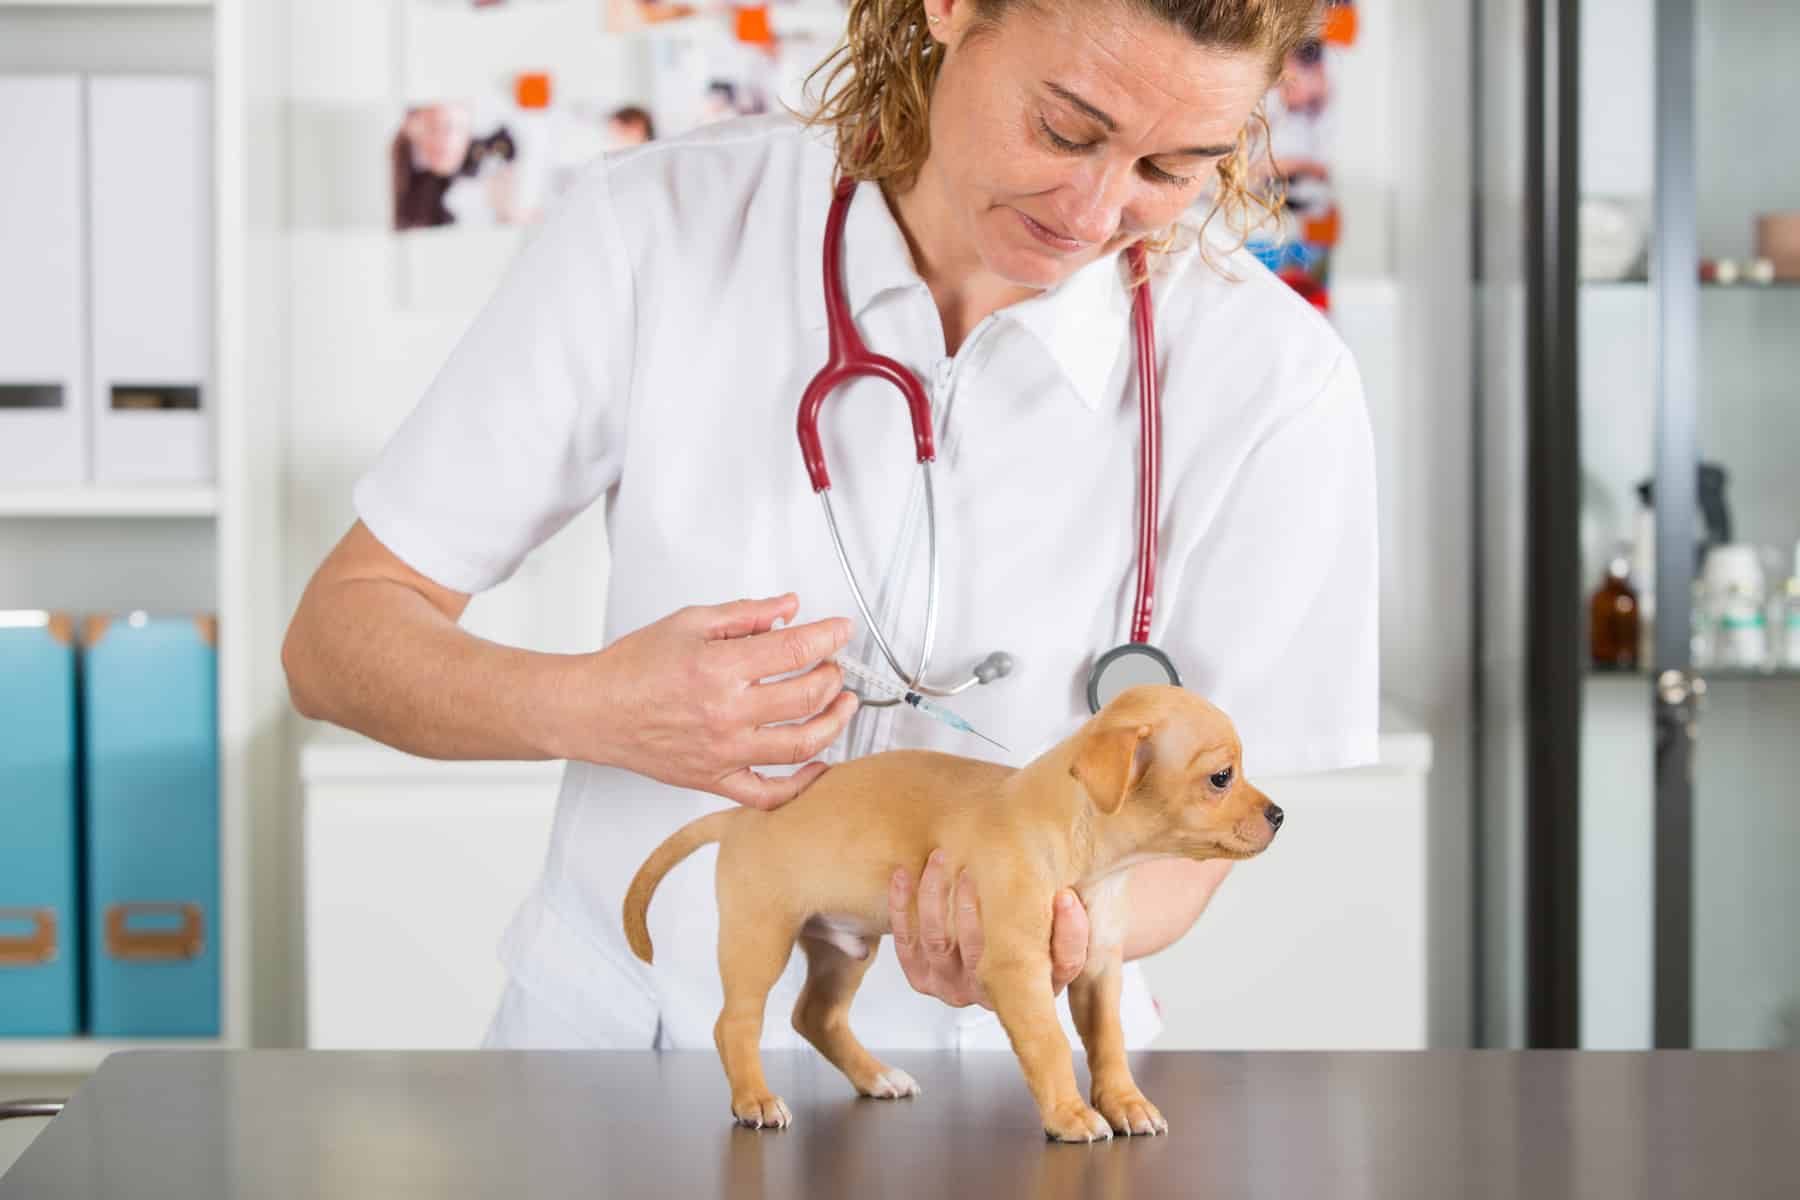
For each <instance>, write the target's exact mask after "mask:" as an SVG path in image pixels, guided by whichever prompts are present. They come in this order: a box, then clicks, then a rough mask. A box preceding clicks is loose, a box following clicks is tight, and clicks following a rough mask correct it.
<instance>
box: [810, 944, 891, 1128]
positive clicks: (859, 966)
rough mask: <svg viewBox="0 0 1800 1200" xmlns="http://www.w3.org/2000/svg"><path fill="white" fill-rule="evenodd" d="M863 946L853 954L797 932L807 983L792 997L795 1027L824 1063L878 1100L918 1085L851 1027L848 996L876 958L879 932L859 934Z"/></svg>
mask: <svg viewBox="0 0 1800 1200" xmlns="http://www.w3.org/2000/svg"><path fill="white" fill-rule="evenodd" d="M858 940H860V941H861V942H862V944H863V945H864V946H865V947H866V948H867V950H866V953H865V954H864V955H863V957H861V958H856V957H854V956H852V955H850V954H848V953H846V952H845V951H844V950H843V949H841V948H840V947H839V946H838V945H836V944H834V943H832V942H828V941H820V940H818V939H815V938H812V937H807V936H805V935H804V934H802V936H801V938H800V948H801V949H802V950H804V951H805V952H806V986H805V987H804V988H802V989H801V990H800V998H799V999H798V1000H797V1001H795V1002H794V1028H795V1029H797V1030H798V1031H799V1032H800V1034H801V1035H802V1036H803V1037H805V1038H806V1040H807V1041H809V1042H811V1043H812V1044H813V1045H814V1046H816V1047H818V1050H819V1053H820V1054H823V1055H824V1056H825V1058H826V1060H827V1061H828V1062H830V1063H831V1065H832V1066H834V1067H836V1068H837V1069H838V1070H840V1071H842V1072H843V1073H844V1074H845V1076H847V1077H848V1078H849V1080H850V1082H851V1083H852V1084H854V1085H855V1087H856V1090H857V1091H859V1092H861V1093H862V1094H863V1095H865V1096H873V1097H875V1098H876V1099H878V1100H894V1099H898V1098H899V1097H901V1096H916V1095H918V1094H919V1085H918V1084H917V1083H915V1082H914V1081H913V1077H912V1076H911V1075H908V1074H907V1073H906V1072H905V1071H902V1070H900V1069H899V1068H897V1067H890V1066H888V1065H887V1064H885V1063H883V1062H882V1061H881V1060H880V1059H878V1058H876V1057H875V1056H874V1055H873V1054H870V1053H869V1052H868V1051H867V1050H865V1049H864V1048H863V1044H862V1043H861V1042H859V1041H857V1040H856V1035H855V1034H854V1033H852V1032H851V1031H850V1001H851V1000H852V999H854V998H855V996H856V989H857V986H858V985H860V984H861V983H862V979H863V976H864V975H865V974H867V973H868V970H869V967H870V966H872V965H873V964H874V962H875V954H876V952H877V951H878V950H879V949H880V948H881V939H880V938H879V937H872V938H860V939H858Z"/></svg>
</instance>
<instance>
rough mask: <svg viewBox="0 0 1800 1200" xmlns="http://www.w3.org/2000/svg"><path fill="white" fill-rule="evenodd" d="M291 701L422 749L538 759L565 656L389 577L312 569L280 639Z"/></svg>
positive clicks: (431, 754)
mask: <svg viewBox="0 0 1800 1200" xmlns="http://www.w3.org/2000/svg"><path fill="white" fill-rule="evenodd" d="M281 659H282V666H283V667H284V668H285V669H286V671H287V677H288V690H289V693H290V694H291V696H292V698H293V701H294V707H295V708H296V709H298V710H299V711H300V713H301V714H302V715H303V716H307V717H312V718H315V719H319V720H325V721H330V722H332V723H333V724H335V725H341V726H343V727H345V728H346V729H353V730H356V731H357V732H359V733H363V734H366V735H368V736H369V737H372V738H374V739H376V740H377V741H380V742H385V743H386V744H388V745H390V746H394V747H396V748H398V749H401V750H405V751H407V752H409V753H412V754H418V755H422V756H424V757H427V758H447V759H547V758H556V757H561V755H559V754H558V753H557V751H556V745H555V736H554V724H555V723H554V721H553V720H552V719H551V716H550V713H551V709H552V707H553V705H554V703H555V699H556V696H557V694H558V691H559V688H558V683H557V681H558V678H559V676H560V675H563V674H566V672H567V671H568V670H569V667H570V660H569V659H568V658H567V657H565V656H561V655H548V654H537V653H533V652H531V651H526V650H519V649H516V648H514V647H510V646H502V645H499V644H497V643H494V642H490V641H486V640H484V639H482V638H479V637H476V636H475V635H473V634H471V633H469V632H468V631H467V630H465V629H463V628H462V627H461V626H460V625H458V624H457V623H456V620H455V618H454V617H453V616H452V615H450V614H448V613H446V612H444V611H442V610H441V609H439V608H438V607H436V606H435V605H434V604H433V603H432V602H431V601H430V600H428V599H427V598H426V597H425V596H424V595H423V594H421V593H420V592H418V591H415V590H413V589H412V588H410V587H408V586H407V585H405V584H403V583H399V582H395V581H394V580H391V579H383V578H372V577H349V578H343V577H340V578H315V579H314V580H313V582H312V584H311V585H310V586H309V587H308V588H307V591H306V595H305V596H304V597H303V598H302V600H301V603H300V607H299V610H298V611H297V612H296V613H295V614H294V619H293V622H292V624H291V625H290V626H289V628H288V634H287V639H286V642H285V643H284V644H283V646H282V655H281Z"/></svg>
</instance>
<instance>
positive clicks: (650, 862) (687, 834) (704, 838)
mask: <svg viewBox="0 0 1800 1200" xmlns="http://www.w3.org/2000/svg"><path fill="white" fill-rule="evenodd" d="M749 811H750V810H749V809H745V808H727V809H723V810H721V811H719V812H716V813H708V814H707V815H706V816H704V817H701V818H700V819H699V820H697V821H689V822H688V823H687V824H686V825H683V826H682V827H681V828H680V829H677V830H676V831H675V832H674V833H672V834H670V835H669V839H668V840H667V841H665V842H664V843H663V844H662V845H660V846H658V847H657V848H656V849H654V850H652V851H651V852H650V857H649V858H646V859H645V860H644V865H643V866H641V867H639V868H638V872H637V874H636V875H634V876H633V877H632V880H631V887H630V888H628V889H627V890H626V892H625V940H626V941H628V942H630V943H631V951H632V953H633V954H636V955H637V956H638V957H639V958H641V959H643V960H644V961H645V962H650V961H652V960H651V954H652V949H651V946H650V926H649V924H648V923H647V922H646V921H645V919H644V918H645V914H646V913H647V912H648V911H649V909H650V896H651V894H652V893H653V892H655V891H656V885H657V884H659V883H661V882H662V877H663V876H664V875H667V874H668V873H669V868H671V867H673V866H674V865H675V864H676V863H678V862H680V861H681V860H682V859H684V858H686V857H687V856H688V855H690V854H692V853H693V852H694V851H696V850H698V849H699V848H700V847H702V846H704V845H706V844H707V843H709V842H716V841H718V840H719V839H721V838H723V837H724V836H725V833H726V831H727V830H729V829H730V828H731V825H732V823H733V822H734V821H736V820H737V819H738V818H739V817H741V816H743V815H744V814H745V813H747V812H749Z"/></svg>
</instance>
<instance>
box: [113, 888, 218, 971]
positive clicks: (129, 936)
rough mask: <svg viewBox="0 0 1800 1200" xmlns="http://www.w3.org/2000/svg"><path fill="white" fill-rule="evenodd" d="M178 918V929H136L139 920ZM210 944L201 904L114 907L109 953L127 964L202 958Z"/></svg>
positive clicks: (154, 904)
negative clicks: (207, 943) (139, 918)
mask: <svg viewBox="0 0 1800 1200" xmlns="http://www.w3.org/2000/svg"><path fill="white" fill-rule="evenodd" d="M166 916H178V917H180V918H181V925H180V927H179V928H177V929H133V928H131V921H132V919H133V918H136V917H166ZM205 945H206V921H205V918H204V917H203V915H202V914H201V912H200V906H199V905H198V904H185V903H183V904H161V903H148V902H145V903H135V904H110V905H108V906H107V908H106V952H107V953H108V954H110V955H112V956H113V957H114V958H117V959H122V960H124V961H126V962H177V961H180V960H182V959H189V958H198V957H200V951H201V950H202V949H203V948H204V947H205Z"/></svg>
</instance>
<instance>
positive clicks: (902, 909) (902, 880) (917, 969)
mask: <svg viewBox="0 0 1800 1200" xmlns="http://www.w3.org/2000/svg"><path fill="white" fill-rule="evenodd" d="M888 926H889V928H890V929H891V930H892V932H893V935H894V954H895V955H896V956H897V957H898V958H899V959H900V969H901V970H902V971H904V972H905V973H906V981H907V982H908V983H910V984H912V985H913V989H914V990H915V991H921V992H923V991H925V984H926V983H927V982H928V979H927V976H926V973H925V956H924V955H923V954H922V953H921V952H920V950H919V926H918V923H917V922H916V921H915V920H914V919H913V881H912V875H911V874H910V873H909V872H908V871H907V869H906V868H905V867H899V868H897V869H896V870H895V871H894V874H893V875H892V876H891V877H890V878H889V879H888Z"/></svg>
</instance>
